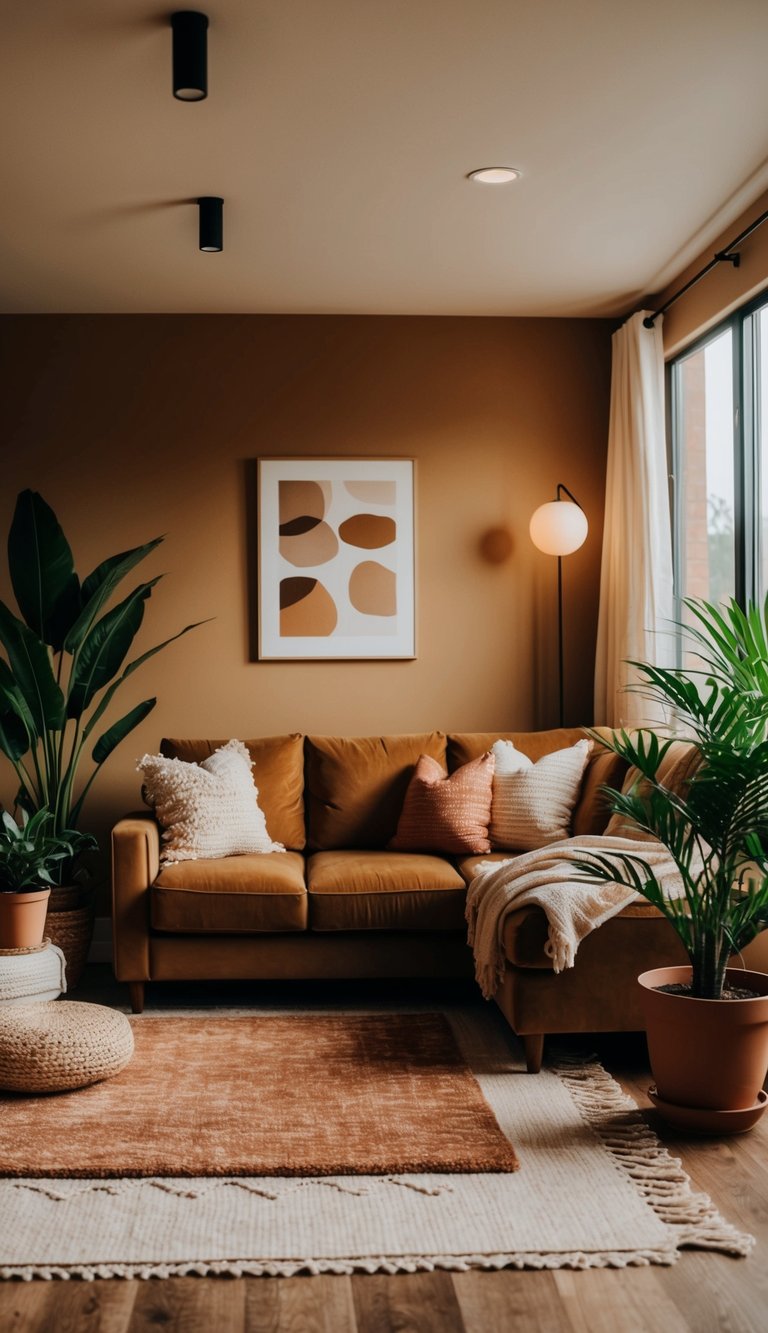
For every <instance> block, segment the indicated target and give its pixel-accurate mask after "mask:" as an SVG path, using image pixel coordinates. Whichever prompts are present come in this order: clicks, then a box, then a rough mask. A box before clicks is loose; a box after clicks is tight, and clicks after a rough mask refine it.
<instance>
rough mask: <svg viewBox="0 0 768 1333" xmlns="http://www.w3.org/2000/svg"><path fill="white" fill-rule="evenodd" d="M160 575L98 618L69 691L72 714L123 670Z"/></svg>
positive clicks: (68, 711)
mask: <svg viewBox="0 0 768 1333" xmlns="http://www.w3.org/2000/svg"><path fill="white" fill-rule="evenodd" d="M158 582H159V578H156V579H151V580H150V581H149V582H148V583H142V584H140V585H139V587H138V588H134V590H133V592H132V593H130V595H129V596H128V597H126V598H125V600H124V601H122V602H120V603H119V604H118V605H117V606H115V607H113V609H112V610H111V611H108V612H107V614H106V615H105V616H102V618H101V620H97V622H96V624H95V625H94V627H93V629H92V630H91V632H90V633H89V635H88V637H87V638H86V639H85V640H84V642H83V644H82V647H81V649H80V652H79V653H78V655H77V658H76V661H75V668H74V671H73V673H72V679H71V680H70V683H69V690H68V695H67V713H68V715H69V717H81V716H82V714H83V712H84V710H85V709H86V708H87V707H88V705H89V703H90V702H91V700H92V698H93V696H94V695H95V694H96V693H97V692H98V691H99V690H101V689H103V688H104V686H105V685H108V684H109V682H110V681H111V680H112V678H113V676H115V675H116V673H117V672H118V671H119V670H120V667H121V666H122V664H123V662H124V661H125V657H126V654H127V652H128V649H129V648H130V646H131V644H132V643H133V640H134V638H135V636H136V634H137V632H138V630H139V627H140V626H141V622H142V620H143V619H144V605H145V602H146V600H147V598H148V597H149V596H150V595H151V593H152V589H153V588H154V586H155V584H156V583H158Z"/></svg>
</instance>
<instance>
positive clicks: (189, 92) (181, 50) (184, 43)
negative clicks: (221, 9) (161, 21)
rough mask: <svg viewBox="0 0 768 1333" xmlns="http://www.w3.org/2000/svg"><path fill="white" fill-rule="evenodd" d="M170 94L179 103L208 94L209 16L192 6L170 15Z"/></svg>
mask: <svg viewBox="0 0 768 1333" xmlns="http://www.w3.org/2000/svg"><path fill="white" fill-rule="evenodd" d="M171 28H172V29H173V95H174V97H177V98H178V99H179V101H180V102H202V101H203V98H205V97H207V96H208V16H207V14H198V13H197V12H196V11H195V10H192V9H180V10H178V12H177V13H175V14H171Z"/></svg>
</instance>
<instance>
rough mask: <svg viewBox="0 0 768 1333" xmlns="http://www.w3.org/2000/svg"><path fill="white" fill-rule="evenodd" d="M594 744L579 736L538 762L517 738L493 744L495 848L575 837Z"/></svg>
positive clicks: (529, 847) (522, 848)
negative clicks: (572, 830) (573, 824)
mask: <svg viewBox="0 0 768 1333" xmlns="http://www.w3.org/2000/svg"><path fill="white" fill-rule="evenodd" d="M591 749H592V742H591V741H587V740H584V741H577V742H576V744H575V745H571V746H569V748H568V749H567V750H555V752H554V753H553V754H545V755H543V757H542V758H541V759H539V761H538V763H536V764H534V763H533V761H532V760H531V759H529V758H528V756H527V755H524V754H521V753H520V751H519V750H516V749H515V747H514V744H513V743H512V741H497V742H496V744H495V745H494V746H492V748H491V754H492V755H493V756H494V758H495V760H496V769H495V772H494V775H493V802H492V805H491V826H490V834H491V843H492V845H493V846H494V848H500V849H503V850H505V851H506V850H509V851H518V852H532V851H535V849H536V848H538V847H546V846H547V844H548V843H550V842H559V841H560V839H561V838H568V837H570V825H571V815H572V813H573V808H574V806H575V804H576V802H577V800H578V799H579V792H580V791H581V779H582V775H583V773H584V769H585V768H586V765H587V760H588V759H589V754H590V751H591Z"/></svg>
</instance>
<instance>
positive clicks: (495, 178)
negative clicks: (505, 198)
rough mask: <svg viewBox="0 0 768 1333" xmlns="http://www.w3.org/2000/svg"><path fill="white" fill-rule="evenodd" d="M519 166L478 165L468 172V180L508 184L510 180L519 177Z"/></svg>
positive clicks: (485, 183)
mask: <svg viewBox="0 0 768 1333" xmlns="http://www.w3.org/2000/svg"><path fill="white" fill-rule="evenodd" d="M519 176H520V172H519V171H518V170H517V167H478V168H477V170H476V171H469V172H467V180H470V181H480V183H481V185H506V184H507V182H508V181H516V180H518V179H519Z"/></svg>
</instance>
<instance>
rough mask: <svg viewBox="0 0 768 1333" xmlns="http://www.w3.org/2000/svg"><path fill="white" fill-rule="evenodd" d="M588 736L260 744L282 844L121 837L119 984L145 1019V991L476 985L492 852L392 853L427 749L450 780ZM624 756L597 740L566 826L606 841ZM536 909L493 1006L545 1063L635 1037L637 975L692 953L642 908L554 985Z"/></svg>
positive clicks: (523, 916)
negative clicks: (226, 851)
mask: <svg viewBox="0 0 768 1333" xmlns="http://www.w3.org/2000/svg"><path fill="white" fill-rule="evenodd" d="M583 734H584V733H583V730H582V729H581V728H561V729H557V730H552V731H542V732H528V733H520V732H488V733H455V734H448V735H446V734H444V733H443V732H429V733H425V734H421V735H400V736H374V737H332V736H302V735H299V734H292V735H288V736H272V737H261V738H257V739H254V740H251V741H246V742H245V744H246V745H247V747H248V750H249V752H250V754H251V758H252V761H253V764H254V775H255V779H256V784H257V786H258V788H259V802H260V804H261V807H262V809H263V811H264V813H265V815H266V820H267V827H268V829H269V833H270V835H271V837H272V838H274V839H275V840H276V841H278V842H281V843H283V844H284V846H285V847H286V849H287V850H286V851H285V852H283V853H281V852H271V853H268V854H265V855H253V856H232V857H224V858H222V859H218V860H198V861H184V862H180V863H176V864H172V865H167V866H162V867H161V865H160V846H161V842H160V829H159V828H158V825H157V823H156V822H155V820H154V818H153V816H152V814H151V813H150V812H148V811H146V812H141V813H139V814H134V815H130V816H128V817H127V818H125V819H122V820H121V821H120V822H119V823H118V824H117V825H116V827H115V828H114V830H113V835H112V858H113V862H112V865H113V874H112V884H113V945H114V968H115V974H116V976H117V978H118V980H120V981H124V982H127V983H128V986H129V988H130V997H131V1004H132V1007H133V1010H134V1012H137V1013H139V1012H141V1010H142V1008H143V1005H144V988H145V983H146V982H148V981H151V982H157V981H178V980H185V981H190V980H213V981H215V980H224V979H227V980H230V979H237V980H246V979H260V980H274V979H291V980H295V979H353V978H371V977H376V978H392V979H396V978H467V977H471V976H472V975H473V960H472V955H471V952H470V950H469V948H468V946H467V943H466V924H465V919H464V905H465V897H466V888H467V885H468V883H469V882H470V880H471V879H472V876H473V874H474V871H475V867H476V866H477V864H478V862H480V861H482V860H491V859H501V857H503V856H509V855H511V854H513V853H511V852H496V853H490V854H488V855H486V856H467V857H446V856H437V855H426V854H422V853H403V852H389V851H387V850H386V849H387V843H388V841H389V839H390V838H391V837H392V836H393V834H394V832H395V829H396V827H397V821H398V816H399V814H400V810H401V808H402V803H403V798H404V796H405V791H406V788H407V786H408V782H409V780H410V778H411V775H412V773H413V769H414V766H415V764H416V762H417V760H418V757H419V755H420V754H429V755H431V756H432V757H433V758H435V759H436V760H438V761H439V762H440V763H442V764H443V765H444V766H445V767H446V768H447V769H448V770H449V771H451V772H452V771H453V770H454V769H456V768H457V767H459V766H460V765H461V764H464V763H467V762H468V761H469V760H470V759H474V758H476V757H477V756H478V755H480V754H483V753H484V752H485V751H486V750H487V749H488V748H489V747H490V746H491V745H492V744H493V742H494V741H496V740H498V739H500V738H501V739H508V740H512V741H514V743H515V745H516V746H517V747H518V749H520V750H521V751H523V753H525V754H527V755H528V756H529V757H530V758H531V759H532V760H534V761H535V760H537V759H539V758H540V757H541V756H542V755H544V754H548V753H550V752H552V751H553V750H559V749H562V748H564V747H565V746H568V745H572V744H574V743H575V742H576V741H577V740H579V739H581V738H582V736H583ZM224 743H225V742H224V741H222V740H170V739H167V740H164V741H163V742H162V745H161V751H162V753H163V754H164V755H166V756H167V757H169V758H178V759H183V760H187V761H197V762H199V761H200V760H202V759H204V758H206V757H207V756H208V755H209V754H211V753H212V752H213V751H214V750H215V749H216V748H217V747H218V746H219V745H222V744H224ZM623 776H624V770H623V766H622V763H621V761H619V760H618V759H617V758H616V756H614V755H613V754H611V753H610V752H607V751H603V750H600V749H599V748H596V749H595V751H594V752H593V754H592V756H591V758H590V761H589V764H588V766H587V769H586V772H585V776H584V781H583V784H582V789H581V795H580V799H579V801H578V803H577V805H576V807H575V809H574V813H573V821H572V829H571V832H572V833H573V834H581V833H598V834H599V833H601V832H603V831H604V829H605V826H606V824H607V821H608V817H609V811H608V809H607V806H606V803H605V800H604V798H603V796H602V794H601V790H600V789H601V785H602V784H603V783H608V784H610V785H614V786H615V785H620V784H621V781H622V779H623ZM546 936H547V924H546V918H545V916H544V914H543V912H541V911H540V910H539V909H536V908H525V909H522V910H520V911H518V912H514V913H512V914H511V915H510V916H509V917H508V919H507V922H506V927H505V934H504V944H505V952H506V954H507V971H506V975H505V978H504V982H503V984H502V986H501V988H500V990H499V992H498V993H497V996H496V1002H497V1003H498V1005H499V1007H500V1008H501V1010H502V1012H503V1013H504V1015H505V1017H506V1018H507V1020H508V1022H509V1023H510V1024H511V1026H512V1027H513V1028H514V1030H515V1031H516V1032H517V1033H518V1034H519V1035H520V1036H521V1037H522V1038H523V1040H524V1044H525V1049H526V1057H527V1061H528V1067H529V1069H531V1070H532V1071H535V1070H537V1069H538V1068H539V1067H540V1065H541V1058H542V1050H543V1041H544V1035H545V1034H546V1033H551V1032H579V1031H616V1030H620V1031H631V1030H635V1029H640V1028H642V1026H643V1024H642V1020H641V1016H640V1011H639V1005H638V999H637V992H638V987H637V985H636V978H637V976H638V974H639V973H640V972H642V971H643V970H644V969H645V968H647V967H650V966H666V965H668V964H673V963H678V962H683V961H684V955H683V954H682V950H681V947H680V945H679V943H678V940H677V936H676V935H675V933H674V931H673V930H672V929H671V927H670V926H669V924H668V923H667V922H666V921H665V920H664V919H663V918H662V917H661V916H660V914H659V913H658V912H657V911H656V910H655V908H652V907H651V906H650V905H647V904H640V905H638V906H632V907H630V908H628V909H626V910H625V911H624V912H622V913H621V915H620V916H618V917H616V918H614V919H613V920H612V921H609V922H607V923H606V924H605V925H604V926H603V927H601V929H600V930H598V931H595V932H594V934H593V935H591V936H590V937H589V938H588V939H587V940H585V941H584V943H583V944H582V945H581V948H580V950H579V953H578V956H577V960H576V966H575V967H574V968H573V969H572V970H570V971H568V972H566V973H563V974H560V975H555V974H554V973H553V971H552V967H551V964H550V962H549V960H548V959H547V957H546V954H545V953H544V943H545V941H546Z"/></svg>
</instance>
